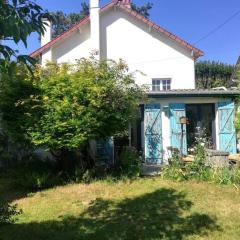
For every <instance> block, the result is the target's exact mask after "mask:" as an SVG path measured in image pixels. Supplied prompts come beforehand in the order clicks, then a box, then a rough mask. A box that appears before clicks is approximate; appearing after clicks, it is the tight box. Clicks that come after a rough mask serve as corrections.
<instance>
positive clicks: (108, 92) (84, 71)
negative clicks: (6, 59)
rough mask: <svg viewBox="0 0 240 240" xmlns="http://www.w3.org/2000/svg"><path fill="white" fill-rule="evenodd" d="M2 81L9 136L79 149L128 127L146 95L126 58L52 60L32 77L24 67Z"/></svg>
mask: <svg viewBox="0 0 240 240" xmlns="http://www.w3.org/2000/svg"><path fill="white" fill-rule="evenodd" d="M15 67H16V66H15ZM2 82H3V84H2V86H1V89H2V94H1V104H0V111H1V112H2V115H3V123H4V126H6V129H8V131H9V132H10V133H11V136H13V137H14V138H15V140H18V141H24V140H25V141H28V142H31V143H33V144H34V145H35V146H48V147H49V148H50V149H51V150H66V149H67V150H74V149H79V148H81V147H82V146H83V145H84V144H85V143H86V142H87V141H88V140H90V139H98V138H104V137H107V136H113V135H114V134H117V133H119V132H122V131H124V130H125V129H126V128H127V127H128V123H129V121H131V120H132V119H133V118H135V116H136V109H137V107H138V104H139V101H140V98H141V97H142V90H141V89H140V88H139V87H138V86H137V85H136V84H135V83H134V78H133V75H132V74H131V73H128V68H127V66H126V65H125V63H124V62H122V61H120V62H114V61H100V62H99V61H96V60H95V59H81V60H79V61H78V62H77V63H76V64H74V65H67V64H62V65H57V64H55V63H49V64H48V65H47V66H46V67H44V68H39V69H37V70H36V71H35V73H34V77H33V76H31V75H29V74H27V71H24V70H23V69H22V67H20V69H19V71H18V74H16V76H13V77H11V76H8V75H7V74H6V75H4V81H2ZM13 116H14V117H13Z"/></svg>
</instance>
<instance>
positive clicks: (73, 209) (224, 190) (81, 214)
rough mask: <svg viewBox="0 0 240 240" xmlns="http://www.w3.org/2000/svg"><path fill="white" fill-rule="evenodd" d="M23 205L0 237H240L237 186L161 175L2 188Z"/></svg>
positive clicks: (1, 229) (102, 239)
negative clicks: (19, 189)
mask: <svg viewBox="0 0 240 240" xmlns="http://www.w3.org/2000/svg"><path fill="white" fill-rule="evenodd" d="M4 184H5V183H4V182H1V187H0V194H1V195H2V196H3V195H4V196H6V197H7V198H11V199H12V202H13V203H17V204H18V207H19V208H21V209H22V210H23V213H22V214H21V215H20V216H19V218H18V220H17V222H16V223H15V224H12V225H5V226H2V227H0V239H1V240H10V239H11V240H25V239H27V240H40V239H41V240H48V239H49V240H62V239H64V240H65V239H66V240H71V239H94V240H95V239H96V240H97V239H99V240H107V239H114V240H115V239H116V240H118V239H141V240H145V239H146V240H147V239H171V240H172V239H176V240H181V239H218V240H219V239H225V240H230V239H240V190H238V189H237V188H236V187H233V186H217V185H214V184H208V183H196V182H184V183H177V182H171V181H166V180H162V179H161V178H145V179H143V178H142V179H138V180H134V181H125V182H124V181H120V182H117V183H108V182H106V181H105V182H104V181H99V182H95V183H92V184H89V185H85V184H70V185H66V186H62V187H56V188H53V189H48V190H45V191H41V192H37V193H28V194H26V195H25V194H21V193H20V192H17V193H15V191H9V190H7V187H5V188H4Z"/></svg>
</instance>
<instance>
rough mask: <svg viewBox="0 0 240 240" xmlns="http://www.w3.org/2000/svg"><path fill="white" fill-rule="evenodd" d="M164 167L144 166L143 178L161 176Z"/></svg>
mask: <svg viewBox="0 0 240 240" xmlns="http://www.w3.org/2000/svg"><path fill="white" fill-rule="evenodd" d="M161 168H162V166H161V165H149V164H143V165H142V174H143V176H156V175H159V174H160V171H161Z"/></svg>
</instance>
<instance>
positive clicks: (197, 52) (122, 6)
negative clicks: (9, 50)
mask: <svg viewBox="0 0 240 240" xmlns="http://www.w3.org/2000/svg"><path fill="white" fill-rule="evenodd" d="M123 1H124V2H125V1H127V0H123ZM116 5H117V6H118V7H119V8H120V9H122V10H123V11H125V12H127V13H128V14H130V15H131V16H133V17H135V18H137V19H138V20H140V21H142V22H144V23H145V24H147V25H148V26H149V27H151V28H153V29H155V30H156V31H158V32H160V33H162V34H163V35H165V36H166V37H168V38H169V39H172V40H173V41H175V42H176V43H178V44H180V45H181V46H183V47H185V48H187V49H189V50H191V51H193V52H194V53H195V56H196V57H200V56H203V55H204V52H203V51H201V50H200V49H198V48H196V47H194V46H192V45H191V44H190V43H188V42H186V41H184V40H183V39H181V38H180V37H178V36H176V35H174V34H172V33H170V32H169V31H167V30H166V29H164V28H162V27H160V26H159V25H157V24H155V23H154V22H152V21H150V20H148V19H147V18H145V17H144V16H142V15H141V14H138V13H137V12H136V11H134V10H132V9H131V8H128V7H126V6H125V4H123V3H122V2H119V1H116V0H113V1H112V2H111V3H109V4H107V5H105V6H104V7H103V8H101V10H100V13H104V12H106V11H107V10H109V9H110V8H112V7H113V6H116ZM89 22H90V17H89V16H87V17H85V18H84V19H82V20H81V21H79V22H78V23H76V24H75V25H73V26H72V27H71V28H70V29H68V30H67V31H65V32H64V33H62V34H61V35H59V36H58V37H56V38H54V39H53V40H52V41H50V42H49V43H47V44H45V45H44V46H42V47H40V48H39V49H37V50H36V51H34V52H33V53H31V55H30V56H31V57H33V58H35V57H38V56H39V55H40V54H41V53H43V52H44V51H45V50H47V49H49V48H50V47H52V46H53V45H55V44H56V43H57V42H59V41H61V40H62V39H65V38H67V37H68V36H69V35H70V34H71V33H72V32H74V31H76V30H77V29H79V28H80V27H81V26H83V25H85V24H87V23H89Z"/></svg>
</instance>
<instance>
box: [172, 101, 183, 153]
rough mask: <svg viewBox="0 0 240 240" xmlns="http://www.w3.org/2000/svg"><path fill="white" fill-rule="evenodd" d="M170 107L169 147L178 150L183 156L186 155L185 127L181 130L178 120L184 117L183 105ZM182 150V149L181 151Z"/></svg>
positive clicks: (177, 104) (175, 104)
mask: <svg viewBox="0 0 240 240" xmlns="http://www.w3.org/2000/svg"><path fill="white" fill-rule="evenodd" d="M169 107H170V127H171V146H172V147H175V148H178V149H179V151H180V152H181V151H182V153H183V154H185V155H186V154H187V137H186V125H183V132H182V129H181V124H180V118H181V117H186V110H185V104H184V103H171V104H169ZM181 148H182V149H181Z"/></svg>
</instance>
